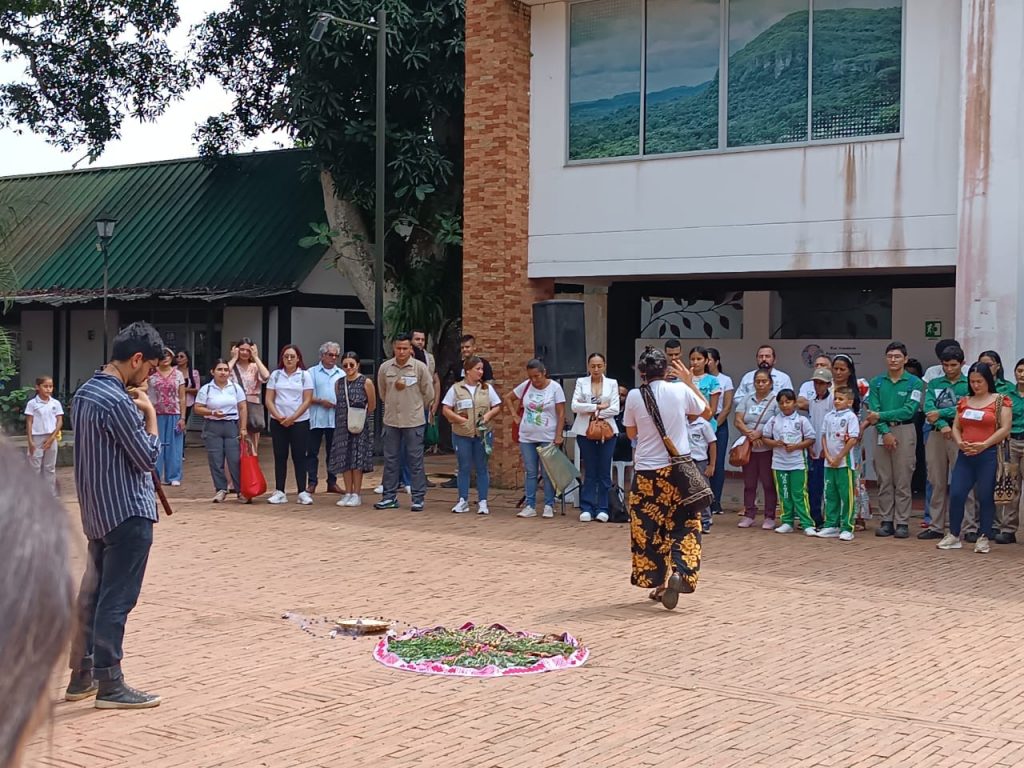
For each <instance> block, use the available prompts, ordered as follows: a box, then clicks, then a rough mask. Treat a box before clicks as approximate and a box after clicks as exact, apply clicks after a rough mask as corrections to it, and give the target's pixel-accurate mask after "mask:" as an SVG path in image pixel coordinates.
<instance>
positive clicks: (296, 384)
mask: <svg viewBox="0 0 1024 768" xmlns="http://www.w3.org/2000/svg"><path fill="white" fill-rule="evenodd" d="M267 389H272V390H274V392H275V395H274V407H275V408H277V412H278V413H280V414H281V415H282V416H283V417H285V418H288V417H289V416H291V415H292V414H293V413H295V412H296V411H297V410H299V406H301V405H302V394H303V392H304V391H305V390H307V389H308V390H310V391H312V389H313V376H312V375H311V374H310V372H309V371H307V370H300V369H298V368H296V369H295V373H293V374H292V375H291V376H289V375H288V374H287V373H285V372H284V370H283V369H281V368H278V369H277V370H276V371H274V372H273V373H271V374H270V379H269V380H268V381H267ZM295 421H296V423H298V422H300V421H309V409H308V408H307V409H306V412H305V413H304V414H302V415H301V416H299V418H297V419H296V420H295Z"/></svg>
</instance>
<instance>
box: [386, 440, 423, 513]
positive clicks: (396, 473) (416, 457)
mask: <svg viewBox="0 0 1024 768" xmlns="http://www.w3.org/2000/svg"><path fill="white" fill-rule="evenodd" d="M424 429H425V427H424V425H422V424H421V425H420V426H418V427H407V428H399V427H387V426H385V427H384V483H383V485H384V494H383V496H381V500H382V501H392V500H394V499H395V498H396V497H397V496H398V483H399V480H400V475H401V466H400V465H401V461H402V459H403V458H404V459H405V462H406V464H408V466H409V475H410V477H409V480H410V482H409V484H410V485H411V486H412V500H413V502H418V503H420V504H422V503H423V499H424V497H425V496H426V495H427V476H426V475H425V474H424V472H423V431H424Z"/></svg>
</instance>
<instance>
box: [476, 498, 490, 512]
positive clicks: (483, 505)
mask: <svg viewBox="0 0 1024 768" xmlns="http://www.w3.org/2000/svg"><path fill="white" fill-rule="evenodd" d="M476 513H477V514H478V515H489V514H491V510H489V509H488V508H487V502H486V501H481V502H480V504H479V505H478V506H477V510H476Z"/></svg>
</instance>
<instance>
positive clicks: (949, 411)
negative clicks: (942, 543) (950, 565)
mask: <svg viewBox="0 0 1024 768" xmlns="http://www.w3.org/2000/svg"><path fill="white" fill-rule="evenodd" d="M939 360H941V361H942V373H943V375H942V376H940V377H939V378H937V379H932V380H931V381H929V382H928V384H927V387H928V388H927V390H926V391H925V393H924V414H925V419H926V420H927V421H928V423H929V424H931V426H932V431H931V435H930V436H929V437H928V442H927V443H925V446H924V455H925V460H926V461H927V462H928V482H929V483H931V484H932V498H931V503H930V505H929V507H928V511H929V513H930V515H931V520H932V522H931V525H929V526H928V528H926V529H925V530H923V531H921V532H920V533H919V534H917V538H919V539H941V538H942V537H943V535H945V533H946V530H947V529H948V527H949V474H950V472H952V471H953V465H954V464H955V463H956V455H957V447H956V442H954V440H953V419H954V418H955V417H956V404H957V403H958V402H959V401H960V398H961V397H967V395H968V394H969V391H968V390H969V387H968V385H967V377H966V376H964V372H963V367H964V351H963V350H962V349H960V347H946V348H945V349H943V350H942V353H941V354H940V355H939ZM973 527H976V523H974V504H973V500H972V502H971V503H969V504H968V506H967V509H966V514H965V517H964V528H965V529H967V530H970V529H971V528H973Z"/></svg>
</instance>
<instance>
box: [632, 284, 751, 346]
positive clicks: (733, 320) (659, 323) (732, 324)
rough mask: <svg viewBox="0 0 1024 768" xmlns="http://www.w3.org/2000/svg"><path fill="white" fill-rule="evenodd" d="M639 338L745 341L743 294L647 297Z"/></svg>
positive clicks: (642, 300) (642, 304)
mask: <svg viewBox="0 0 1024 768" xmlns="http://www.w3.org/2000/svg"><path fill="white" fill-rule="evenodd" d="M640 338H643V339H742V338H743V293H742V292H729V293H726V294H719V295H716V296H689V297H658V296H644V297H643V298H642V299H641V301H640Z"/></svg>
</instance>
